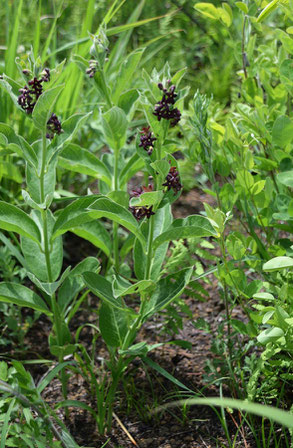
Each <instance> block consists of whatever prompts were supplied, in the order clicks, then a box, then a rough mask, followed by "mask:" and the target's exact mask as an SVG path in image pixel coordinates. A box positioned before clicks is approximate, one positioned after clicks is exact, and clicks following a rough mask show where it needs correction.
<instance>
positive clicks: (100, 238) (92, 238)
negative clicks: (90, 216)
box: [70, 220, 112, 257]
mask: <svg viewBox="0 0 293 448" xmlns="http://www.w3.org/2000/svg"><path fill="white" fill-rule="evenodd" d="M70 232H73V233H75V235H78V236H80V237H81V238H84V239H85V240H87V241H89V242H90V243H92V244H93V245H94V246H96V247H98V248H99V249H101V250H102V251H103V252H104V253H105V254H106V255H107V257H110V256H111V251H112V241H111V238H110V235H109V232H107V230H106V229H105V227H104V226H103V224H101V223H100V222H99V221H98V220H95V221H90V222H87V223H85V224H82V225H81V226H79V227H73V228H72V229H70Z"/></svg>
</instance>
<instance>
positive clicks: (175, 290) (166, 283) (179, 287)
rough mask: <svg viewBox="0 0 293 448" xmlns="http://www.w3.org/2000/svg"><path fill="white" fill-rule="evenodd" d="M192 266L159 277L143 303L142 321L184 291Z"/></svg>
mask: <svg viewBox="0 0 293 448" xmlns="http://www.w3.org/2000/svg"><path fill="white" fill-rule="evenodd" d="M192 272H193V268H187V269H183V270H182V271H179V272H178V273H176V274H171V275H168V276H167V277H165V278H163V279H161V280H160V281H159V282H158V283H157V286H156V290H155V292H154V293H153V294H152V296H151V298H150V299H149V300H148V302H147V303H146V304H145V307H144V312H143V319H144V321H145V320H146V319H147V318H149V317H150V316H152V315H153V314H155V313H157V312H158V311H160V310H161V309H163V308H165V307H166V306H167V305H169V303H170V302H172V300H175V299H176V298H177V297H178V296H180V294H182V292H183V291H184V289H185V287H186V285H187V284H188V282H189V281H190V278H191V275H192Z"/></svg>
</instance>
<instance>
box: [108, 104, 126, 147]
mask: <svg viewBox="0 0 293 448" xmlns="http://www.w3.org/2000/svg"><path fill="white" fill-rule="evenodd" d="M102 126H103V131H104V135H105V139H106V141H107V144H108V145H109V147H110V148H111V149H113V150H115V151H117V150H119V149H121V148H122V147H123V146H124V144H125V142H126V132H127V127H128V122H127V118H126V115H125V112H124V111H123V110H122V109H120V108H119V107H117V106H115V107H112V109H110V110H108V112H106V113H104V114H102Z"/></svg>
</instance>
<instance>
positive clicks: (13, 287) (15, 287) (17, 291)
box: [0, 282, 52, 316]
mask: <svg viewBox="0 0 293 448" xmlns="http://www.w3.org/2000/svg"><path fill="white" fill-rule="evenodd" d="M0 301H1V302H7V303H13V304H14V305H18V306H24V307H28V308H32V309H33V310H36V311H40V312H42V313H44V314H46V315H47V316H50V315H51V314H52V313H51V311H49V309H48V307H47V305H46V304H45V302H44V301H43V300H42V299H41V298H40V297H39V296H38V295H37V294H36V293H35V292H33V291H32V290H31V289H29V288H27V287H26V286H22V285H20V284H18V283H8V282H3V283H0Z"/></svg>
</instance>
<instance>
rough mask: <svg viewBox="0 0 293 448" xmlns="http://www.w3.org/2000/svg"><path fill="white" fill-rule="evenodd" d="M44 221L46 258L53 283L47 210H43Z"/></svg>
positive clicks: (49, 277)
mask: <svg viewBox="0 0 293 448" xmlns="http://www.w3.org/2000/svg"><path fill="white" fill-rule="evenodd" d="M42 221H43V235H44V253H45V258H46V265H47V272H48V281H49V283H52V281H53V276H52V268H51V260H50V248H49V239H48V221H47V210H42Z"/></svg>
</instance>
